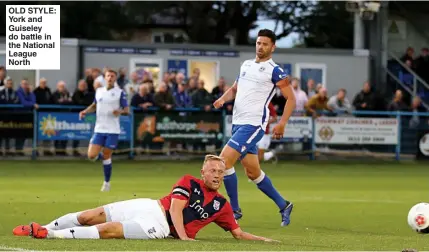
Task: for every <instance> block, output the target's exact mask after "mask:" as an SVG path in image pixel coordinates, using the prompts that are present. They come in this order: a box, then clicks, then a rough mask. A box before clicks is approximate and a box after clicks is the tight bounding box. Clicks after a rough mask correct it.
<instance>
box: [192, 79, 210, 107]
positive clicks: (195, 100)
mask: <svg viewBox="0 0 429 252" xmlns="http://www.w3.org/2000/svg"><path fill="white" fill-rule="evenodd" d="M192 104H194V107H196V108H201V109H204V110H205V111H210V110H211V107H212V98H211V95H210V93H209V92H207V90H206V89H205V88H204V81H203V80H202V79H200V80H198V89H197V90H196V91H195V92H194V93H193V94H192Z"/></svg>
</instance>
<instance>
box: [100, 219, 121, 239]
mask: <svg viewBox="0 0 429 252" xmlns="http://www.w3.org/2000/svg"><path fill="white" fill-rule="evenodd" d="M97 229H98V233H99V234H100V238H101V239H124V238H125V237H124V229H123V227H122V224H121V223H120V222H108V223H103V224H99V225H97Z"/></svg>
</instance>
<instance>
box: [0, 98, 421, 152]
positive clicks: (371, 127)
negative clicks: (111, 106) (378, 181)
mask: <svg viewBox="0 0 429 252" xmlns="http://www.w3.org/2000/svg"><path fill="white" fill-rule="evenodd" d="M83 108H84V107H81V106H58V105H40V107H39V108H38V109H37V110H36V109H32V108H25V107H23V106H21V105H0V154H2V155H1V156H2V158H3V159H5V158H14V159H15V158H20V157H21V158H32V159H52V158H84V157H85V155H86V150H87V146H88V143H89V141H90V138H91V136H92V133H93V128H94V124H95V114H90V115H87V116H86V117H85V118H84V119H83V120H79V111H81V110H82V109H83ZM274 125H275V124H272V125H271V127H274ZM231 128H232V116H231V115H229V114H228V113H227V112H226V111H224V110H216V111H210V112H206V111H203V110H200V109H174V110H171V111H165V110H158V109H156V108H154V109H149V110H144V111H143V110H141V109H137V108H133V109H132V110H131V114H130V115H129V116H122V117H121V134H120V143H119V146H118V149H117V150H116V151H115V155H118V156H121V157H124V158H131V159H138V158H148V157H151V158H155V157H158V158H166V157H177V158H181V157H192V156H198V157H200V156H201V154H205V153H219V152H220V150H221V148H222V147H223V145H224V144H225V143H226V141H228V139H229V137H230V136H231ZM271 148H272V149H275V150H276V152H277V154H278V155H279V157H280V158H282V159H288V158H297V157H301V158H306V159H323V158H334V157H337V158H338V157H341V158H352V157H358V158H361V157H362V156H364V157H374V158H388V159H393V158H394V159H396V160H400V159H405V158H407V159H408V158H418V159H425V158H426V157H429V113H417V112H381V111H365V112H363V111H353V112H352V113H350V114H336V115H332V114H331V115H325V116H320V117H317V118H312V117H305V116H292V117H291V118H290V120H289V123H288V124H287V127H286V129H285V134H284V138H283V139H281V140H276V141H274V140H273V141H272V144H271Z"/></svg>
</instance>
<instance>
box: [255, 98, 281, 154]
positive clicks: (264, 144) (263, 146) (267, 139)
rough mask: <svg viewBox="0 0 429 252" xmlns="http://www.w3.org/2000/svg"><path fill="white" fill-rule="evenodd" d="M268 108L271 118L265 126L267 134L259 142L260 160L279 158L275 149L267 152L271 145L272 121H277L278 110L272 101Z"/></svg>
mask: <svg viewBox="0 0 429 252" xmlns="http://www.w3.org/2000/svg"><path fill="white" fill-rule="evenodd" d="M268 110H269V111H270V115H269V117H270V118H269V119H268V123H267V127H266V128H265V135H264V136H263V137H262V139H261V141H259V142H258V143H257V146H258V157H259V161H269V160H271V159H273V158H274V159H275V160H277V158H276V154H275V152H274V151H268V152H266V151H267V150H268V148H270V145H271V134H270V125H271V123H274V122H277V112H276V109H275V108H274V105H273V104H272V103H271V102H270V103H269V104H268Z"/></svg>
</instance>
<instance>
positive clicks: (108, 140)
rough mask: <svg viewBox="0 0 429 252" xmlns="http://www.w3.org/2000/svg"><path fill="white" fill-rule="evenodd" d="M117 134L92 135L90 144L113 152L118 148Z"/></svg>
mask: <svg viewBox="0 0 429 252" xmlns="http://www.w3.org/2000/svg"><path fill="white" fill-rule="evenodd" d="M118 141H119V134H109V133H94V135H93V136H92V138H91V141H90V143H91V144H97V145H100V146H103V147H105V148H108V149H111V150H114V149H116V147H118Z"/></svg>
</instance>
